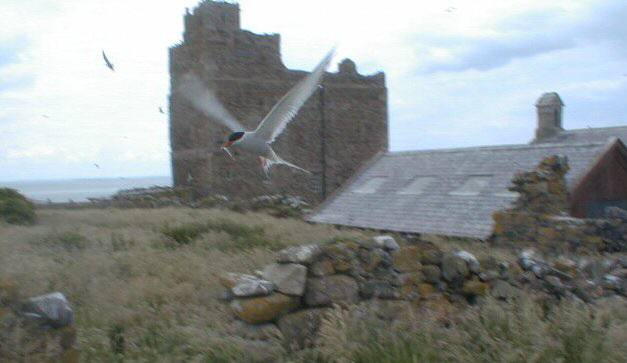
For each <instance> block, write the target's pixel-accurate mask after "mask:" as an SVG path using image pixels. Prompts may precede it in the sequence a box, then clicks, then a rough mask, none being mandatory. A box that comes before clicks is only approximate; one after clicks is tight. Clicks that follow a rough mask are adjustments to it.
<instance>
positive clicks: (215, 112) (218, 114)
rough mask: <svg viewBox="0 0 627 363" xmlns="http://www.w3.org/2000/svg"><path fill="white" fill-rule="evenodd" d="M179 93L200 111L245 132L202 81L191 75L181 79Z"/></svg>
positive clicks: (230, 127) (235, 129)
mask: <svg viewBox="0 0 627 363" xmlns="http://www.w3.org/2000/svg"><path fill="white" fill-rule="evenodd" d="M177 90H178V92H179V93H180V94H181V95H182V96H183V97H185V98H186V99H187V100H188V101H189V102H190V103H191V104H192V105H193V106H194V107H195V108H196V109H197V110H198V111H200V112H202V113H203V114H204V115H205V116H207V117H209V118H210V119H212V120H215V121H217V122H219V123H221V124H222V125H224V126H226V127H228V128H229V129H231V131H244V130H245V129H244V126H242V125H241V124H240V123H239V122H238V121H237V119H236V118H235V117H233V115H231V113H230V112H229V111H228V110H227V109H226V108H224V106H222V103H221V102H220V101H219V100H218V97H216V95H215V93H213V92H212V91H211V90H209V88H207V87H206V86H205V85H204V84H203V83H202V81H201V80H200V79H199V78H198V77H197V76H195V75H193V74H191V73H187V74H184V75H183V76H182V77H181V81H180V84H179V86H178V88H177Z"/></svg>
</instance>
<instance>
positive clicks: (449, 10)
mask: <svg viewBox="0 0 627 363" xmlns="http://www.w3.org/2000/svg"><path fill="white" fill-rule="evenodd" d="M455 10H457V8H456V7H454V6H449V7H448V8H446V9H444V11H446V12H447V13H452V12H453V11H455Z"/></svg>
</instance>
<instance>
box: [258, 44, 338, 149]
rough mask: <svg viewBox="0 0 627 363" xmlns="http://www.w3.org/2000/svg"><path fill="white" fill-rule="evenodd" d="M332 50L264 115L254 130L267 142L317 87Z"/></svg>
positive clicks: (279, 131)
mask: <svg viewBox="0 0 627 363" xmlns="http://www.w3.org/2000/svg"><path fill="white" fill-rule="evenodd" d="M334 51H335V49H331V51H330V52H329V53H328V54H327V55H326V56H325V57H324V59H323V60H322V62H320V64H318V66H317V67H316V68H315V69H314V70H313V72H311V73H310V74H309V75H308V76H307V77H305V78H303V79H302V80H301V81H300V82H298V83H297V84H296V85H295V86H294V87H293V88H292V89H291V90H290V91H289V92H288V93H287V94H286V95H285V96H283V98H281V100H279V102H277V104H276V105H274V107H272V110H270V112H269V113H268V114H267V115H266V117H264V119H263V120H262V121H261V123H260V124H259V126H258V127H257V129H256V130H255V134H256V135H259V136H260V137H261V138H262V139H263V140H266V142H267V143H271V142H273V141H274V139H276V137H277V136H279V135H280V134H281V132H283V130H284V129H285V126H287V124H288V123H289V122H290V121H291V120H292V119H293V118H294V116H296V114H297V113H298V110H299V109H300V108H301V107H302V106H303V104H304V103H305V102H306V101H307V99H309V97H311V95H312V94H313V93H314V91H315V90H316V89H317V88H318V83H320V79H321V78H322V75H323V74H324V71H325V70H326V69H327V67H328V66H329V62H331V58H333V53H334Z"/></svg>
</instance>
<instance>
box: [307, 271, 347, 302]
mask: <svg viewBox="0 0 627 363" xmlns="http://www.w3.org/2000/svg"><path fill="white" fill-rule="evenodd" d="M358 292H359V287H358V285H357V282H356V281H355V279H353V278H352V277H349V276H345V275H333V276H326V277H320V278H309V279H307V287H306V291H305V303H306V304H307V305H308V306H328V305H331V304H353V303H355V302H357V301H358V300H359V294H358Z"/></svg>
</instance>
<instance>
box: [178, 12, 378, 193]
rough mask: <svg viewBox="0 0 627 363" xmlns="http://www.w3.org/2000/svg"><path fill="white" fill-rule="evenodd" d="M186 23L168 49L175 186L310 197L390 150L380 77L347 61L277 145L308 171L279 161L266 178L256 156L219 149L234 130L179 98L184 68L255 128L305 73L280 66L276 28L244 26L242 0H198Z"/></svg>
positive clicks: (328, 78)
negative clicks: (238, 0)
mask: <svg viewBox="0 0 627 363" xmlns="http://www.w3.org/2000/svg"><path fill="white" fill-rule="evenodd" d="M185 27H186V28H185V33H184V36H183V39H184V40H183V42H182V43H180V44H178V45H175V46H173V47H171V48H170V76H171V77H170V82H171V84H170V86H171V95H170V143H171V148H172V171H173V177H174V184H175V186H191V187H193V188H194V189H196V190H197V191H199V192H200V193H201V194H204V193H218V194H226V195H228V196H231V197H251V196H257V195H261V194H267V193H284V194H293V195H299V196H302V197H304V198H305V199H307V200H309V201H311V202H314V203H316V202H319V201H321V200H322V199H324V197H325V196H326V195H328V194H329V193H331V192H332V191H333V190H335V189H336V188H337V187H338V186H340V185H341V184H342V183H343V182H344V181H345V180H346V179H347V178H348V177H350V176H351V175H352V174H353V173H354V172H355V170H356V169H357V168H358V167H359V166H360V165H361V164H362V163H363V162H364V161H366V160H368V159H370V158H371V157H373V156H374V155H375V154H376V153H377V152H379V151H381V150H387V146H388V143H387V140H388V130H387V127H388V126H387V90H386V88H385V76H384V74H383V73H377V74H375V75H372V76H362V75H360V74H358V73H357V72H356V70H355V67H354V63H352V61H350V60H345V61H344V62H343V64H342V67H340V72H338V73H326V74H325V76H324V80H323V86H324V87H323V89H322V90H319V91H318V92H316V93H315V94H314V95H313V96H312V97H311V98H310V99H309V100H308V101H307V103H306V104H305V105H304V106H303V108H302V109H301V110H300V112H299V114H298V115H297V117H296V118H295V119H294V120H293V121H292V122H290V124H289V125H288V127H287V128H286V129H285V131H284V132H283V133H282V134H281V136H280V137H279V138H278V139H277V141H276V142H275V143H274V144H273V148H274V150H275V151H276V152H277V153H278V154H279V155H280V156H282V157H283V158H284V159H286V160H288V161H290V162H292V163H294V164H296V165H299V166H301V167H303V168H305V169H307V170H309V171H311V172H312V173H313V175H307V174H305V173H302V172H300V171H296V170H292V169H289V168H286V167H283V166H276V167H274V168H273V170H272V182H271V183H264V182H263V180H264V177H263V173H262V171H261V168H260V166H259V163H258V160H257V159H256V158H255V157H253V156H250V155H246V154H239V153H238V152H237V149H234V150H233V151H235V158H236V159H237V161H235V162H234V161H233V160H231V159H229V158H228V157H226V155H225V154H224V152H223V151H221V150H220V149H219V146H220V145H221V144H222V143H223V142H224V140H225V138H226V137H227V136H228V134H229V133H230V131H229V130H227V129H226V128H224V127H222V126H221V125H219V124H217V123H215V122H212V121H211V120H208V119H207V118H206V117H204V116H203V115H202V114H200V113H199V112H197V111H196V110H195V109H194V108H192V107H191V106H190V105H189V104H188V103H187V102H186V101H185V99H183V98H182V97H180V96H179V95H178V94H177V93H176V92H175V90H176V89H177V85H178V81H179V79H180V77H181V76H182V75H183V74H185V73H187V72H190V71H192V72H194V73H195V74H196V75H198V76H200V77H201V78H202V80H203V81H204V82H205V83H206V84H207V85H208V87H209V88H211V89H213V90H214V91H215V92H216V94H217V96H218V98H219V99H220V100H221V101H222V103H223V104H224V105H225V107H226V108H227V109H228V110H229V111H231V113H233V114H234V116H235V117H237V118H238V119H239V120H240V122H242V123H243V124H244V125H245V126H246V127H247V128H248V129H254V128H255V127H256V126H257V124H258V123H259V121H260V120H261V119H262V118H263V117H264V116H265V115H266V114H267V113H268V112H269V111H270V109H271V108H272V106H273V105H274V104H275V103H276V102H277V101H278V100H279V99H280V98H281V97H282V96H283V95H284V94H285V93H286V92H288V91H289V90H290V89H291V87H292V86H293V85H294V84H296V82H298V81H299V80H300V79H302V78H303V77H304V76H305V75H306V74H307V73H306V72H303V71H294V70H289V69H287V68H286V67H285V66H284V65H283V63H282V60H281V56H280V36H279V35H278V34H264V35H259V34H254V33H251V32H249V31H245V30H241V29H240V28H239V7H238V5H235V4H229V3H223V2H213V1H204V2H202V3H201V4H200V5H199V6H198V7H197V8H196V9H194V11H193V13H189V12H188V13H187V14H186V15H185ZM320 57H322V54H321V55H320Z"/></svg>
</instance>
